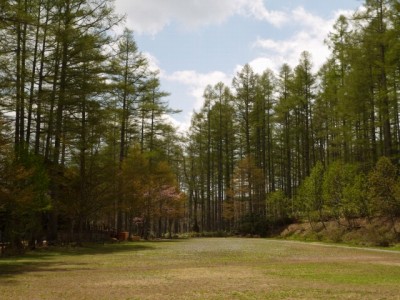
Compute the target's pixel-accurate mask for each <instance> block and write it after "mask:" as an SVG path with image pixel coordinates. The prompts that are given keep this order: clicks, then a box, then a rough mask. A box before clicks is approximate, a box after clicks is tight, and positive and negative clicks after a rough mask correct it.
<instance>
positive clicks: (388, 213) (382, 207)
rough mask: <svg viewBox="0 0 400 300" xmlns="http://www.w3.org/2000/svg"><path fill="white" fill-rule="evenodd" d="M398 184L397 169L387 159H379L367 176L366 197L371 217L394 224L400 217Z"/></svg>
mask: <svg viewBox="0 0 400 300" xmlns="http://www.w3.org/2000/svg"><path fill="white" fill-rule="evenodd" d="M399 192H400V183H399V178H398V176H397V168H396V166H394V165H393V164H392V162H391V161H390V159H389V158H387V157H381V158H380V159H379V160H378V162H377V163H376V166H375V168H374V169H373V170H372V171H371V172H370V173H369V175H368V196H369V201H370V205H371V209H372V214H373V215H378V216H383V217H388V218H389V219H390V220H391V221H392V222H394V220H395V218H396V217H399V216H400V197H399V195H400V194H399Z"/></svg>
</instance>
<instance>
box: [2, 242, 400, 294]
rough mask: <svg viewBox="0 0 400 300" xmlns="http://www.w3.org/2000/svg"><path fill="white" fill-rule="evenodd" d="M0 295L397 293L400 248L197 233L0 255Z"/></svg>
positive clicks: (399, 273) (399, 275)
mask: <svg viewBox="0 0 400 300" xmlns="http://www.w3.org/2000/svg"><path fill="white" fill-rule="evenodd" d="M0 299H400V251H388V250H382V249H373V248H366V249H363V248H352V247H342V246H337V245H329V244H316V243H304V242H294V241H282V240H271V239H246V238H197V239H187V240H175V241H154V242H131V243H120V244H106V245H92V246H89V247H83V248H63V249H47V250H40V251H35V252H30V253H28V254H27V255H25V256H23V257H18V258H16V257H13V258H3V259H0Z"/></svg>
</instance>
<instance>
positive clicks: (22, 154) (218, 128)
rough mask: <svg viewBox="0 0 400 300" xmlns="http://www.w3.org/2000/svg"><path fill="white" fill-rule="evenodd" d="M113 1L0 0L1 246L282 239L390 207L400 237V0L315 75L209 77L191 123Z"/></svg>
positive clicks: (246, 70)
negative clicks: (177, 116)
mask: <svg viewBox="0 0 400 300" xmlns="http://www.w3.org/2000/svg"><path fill="white" fill-rule="evenodd" d="M121 24H123V18H122V17H121V16H119V15H117V14H116V12H115V9H114V8H113V2H112V1H108V0H63V1H59V0H0V244H1V245H9V246H10V247H11V248H15V249H21V248H23V247H26V246H27V245H28V246H29V247H31V248H34V247H35V246H36V245H37V243H38V242H40V241H43V240H46V241H48V242H54V243H58V242H63V243H64V242H66V243H67V242H77V243H80V242H82V241H86V240H95V241H97V240H103V239H105V238H108V237H111V236H115V237H117V236H118V234H119V233H121V232H127V234H128V236H140V237H142V238H145V239H148V238H160V237H172V236H175V235H177V234H181V233H188V232H195V233H209V234H212V233H214V234H235V235H236V234H241V235H248V234H250V235H260V236H267V235H270V234H271V232H272V230H271V229H272V228H276V227H279V226H283V225H288V224H291V223H296V222H309V223H310V224H311V225H312V226H313V224H314V226H315V224H322V225H323V226H325V223H326V222H329V221H334V222H337V224H338V226H342V227H345V228H352V227H357V226H359V225H358V224H359V222H360V220H367V221H370V220H372V219H374V218H379V219H380V220H383V222H384V223H385V224H387V231H388V232H391V233H393V240H394V241H399V240H400V234H399V232H398V231H396V226H395V224H396V222H398V219H399V217H400V178H399V165H400V155H399V154H400V119H399V118H400V111H399V101H400V95H399V94H400V3H399V2H398V1H397V0H366V1H365V3H364V9H361V10H359V11H357V12H356V13H355V14H354V15H353V16H351V17H345V16H340V17H339V18H338V19H337V21H336V23H335V24H334V26H333V28H332V29H331V32H330V34H329V36H327V38H326V41H325V43H326V44H327V45H328V46H329V49H330V52H331V53H330V57H329V58H328V59H327V61H326V62H325V64H324V65H323V66H322V67H321V68H320V69H319V71H318V72H313V61H312V57H311V55H310V54H309V53H308V52H307V51H306V50H307V49H304V50H305V51H304V52H303V53H302V54H301V56H300V57H299V61H298V64H297V66H295V67H294V68H292V67H291V66H289V65H288V64H284V65H282V66H281V68H280V71H279V72H274V71H272V70H265V71H264V72H263V73H262V74H257V73H255V72H254V70H253V69H252V68H251V67H250V65H248V64H247V65H245V66H244V67H243V68H242V69H241V70H240V71H239V72H238V73H237V74H236V75H235V76H234V78H233V81H232V84H231V86H227V85H226V84H224V83H218V84H216V85H214V86H212V85H209V86H207V88H206V89H205V90H204V95H203V98H204V104H203V107H202V108H201V110H199V111H197V112H195V113H194V115H193V118H192V121H191V126H190V128H189V130H188V131H187V132H186V133H184V134H182V133H180V132H179V131H178V130H177V128H175V127H174V126H173V125H171V123H170V122H169V121H168V118H167V116H168V115H171V114H174V113H178V112H179V110H178V109H175V108H171V107H169V104H168V102H167V101H166V98H167V96H168V95H169V93H168V92H166V91H163V89H162V87H161V85H160V78H159V74H158V73H157V72H154V71H152V70H151V68H150V67H149V61H148V59H147V58H146V56H145V55H144V54H143V53H142V52H141V51H140V49H138V47H137V44H136V42H135V39H134V28H133V29H129V28H126V29H124V30H123V31H122V32H121V33H116V32H118V30H116V28H117V27H120V26H121Z"/></svg>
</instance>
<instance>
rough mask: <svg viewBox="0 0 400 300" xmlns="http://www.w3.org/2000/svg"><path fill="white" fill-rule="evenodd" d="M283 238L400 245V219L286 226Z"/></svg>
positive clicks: (369, 244)
mask: <svg viewBox="0 0 400 300" xmlns="http://www.w3.org/2000/svg"><path fill="white" fill-rule="evenodd" d="M280 236H281V237H283V238H290V239H297V240H310V241H329V242H345V243H351V244H357V245H365V246H384V247H388V246H391V245H394V244H397V243H400V219H398V220H395V221H393V220H387V219H382V218H374V219H369V220H368V219H355V220H352V221H351V222H348V221H346V220H335V221H326V222H304V223H296V224H291V225H289V226H287V227H286V228H285V229H284V230H283V231H282V232H281V233H280Z"/></svg>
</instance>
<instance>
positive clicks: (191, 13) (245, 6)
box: [115, 0, 288, 35]
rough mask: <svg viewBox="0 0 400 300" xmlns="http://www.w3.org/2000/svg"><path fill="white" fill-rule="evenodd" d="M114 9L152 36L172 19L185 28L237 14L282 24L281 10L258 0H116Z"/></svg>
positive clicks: (225, 18)
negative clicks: (271, 9) (275, 9)
mask: <svg viewBox="0 0 400 300" xmlns="http://www.w3.org/2000/svg"><path fill="white" fill-rule="evenodd" d="M115 6H116V9H117V12H119V13H121V14H126V15H127V25H128V26H129V27H131V28H133V29H134V30H135V31H136V32H138V33H146V34H152V35H155V34H156V33H158V32H159V31H161V30H162V29H163V28H164V27H165V26H167V25H168V24H170V23H171V22H173V21H178V22H179V23H180V24H181V25H182V26H183V27H184V28H185V29H193V28H197V27H199V26H204V25H210V24H220V23H222V22H224V21H225V20H227V19H228V18H229V17H231V16H233V15H235V14H240V15H245V16H249V17H255V18H256V19H258V20H265V21H266V22H269V23H270V24H272V25H274V26H279V25H281V24H283V23H285V22H286V21H287V20H288V19H287V16H286V15H285V13H283V12H279V11H270V10H268V9H267V8H266V7H265V5H264V3H263V1H262V0H217V1H215V0H201V1H200V0H146V1H144V0H116V5H115Z"/></svg>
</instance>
